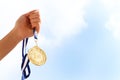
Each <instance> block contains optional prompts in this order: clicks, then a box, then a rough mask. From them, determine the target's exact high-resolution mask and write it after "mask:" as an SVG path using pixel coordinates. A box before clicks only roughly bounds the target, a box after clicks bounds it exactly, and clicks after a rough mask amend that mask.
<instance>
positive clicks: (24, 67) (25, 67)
mask: <svg viewBox="0 0 120 80" xmlns="http://www.w3.org/2000/svg"><path fill="white" fill-rule="evenodd" d="M33 34H34V39H35V40H37V39H38V38H37V33H36V31H35V29H34V30H33ZM27 43H28V38H25V39H23V43H22V64H21V71H22V78H21V80H25V79H27V78H28V77H29V76H30V73H31V70H30V66H29V62H30V61H29V59H28V57H27V53H26V46H27Z"/></svg>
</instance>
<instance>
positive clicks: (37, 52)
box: [28, 45, 47, 66]
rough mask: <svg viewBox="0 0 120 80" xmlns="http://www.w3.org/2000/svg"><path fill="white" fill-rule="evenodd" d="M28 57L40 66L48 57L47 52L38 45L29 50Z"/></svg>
mask: <svg viewBox="0 0 120 80" xmlns="http://www.w3.org/2000/svg"><path fill="white" fill-rule="evenodd" d="M28 59H29V60H30V62H31V63H33V64H35V65H37V66H40V65H43V64H45V62H46V59H47V57H46V54H45V52H44V51H43V50H42V49H40V48H39V47H38V46H37V45H36V46H34V47H33V48H31V49H30V50H28Z"/></svg>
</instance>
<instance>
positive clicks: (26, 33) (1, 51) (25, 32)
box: [0, 10, 41, 60]
mask: <svg viewBox="0 0 120 80" xmlns="http://www.w3.org/2000/svg"><path fill="white" fill-rule="evenodd" d="M40 22H41V21H40V14H39V11H38V10H33V11H30V12H28V13H26V14H23V15H22V16H20V17H19V18H18V20H17V21H16V23H15V26H14V28H13V29H12V30H11V31H10V32H9V33H8V34H7V35H6V36H5V37H4V38H3V39H1V40H0V60H2V59H3V58H4V57H5V56H6V55H7V54H8V53H9V52H10V51H11V50H12V49H13V48H14V47H15V46H16V45H17V44H18V43H19V42H20V41H21V40H23V39H24V38H26V37H32V36H33V29H34V28H35V29H36V31H37V32H38V33H39V29H40Z"/></svg>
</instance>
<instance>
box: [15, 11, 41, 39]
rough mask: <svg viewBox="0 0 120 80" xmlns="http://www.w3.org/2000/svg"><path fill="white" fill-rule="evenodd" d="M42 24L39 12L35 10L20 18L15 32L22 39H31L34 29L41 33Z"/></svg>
mask: <svg viewBox="0 0 120 80" xmlns="http://www.w3.org/2000/svg"><path fill="white" fill-rule="evenodd" d="M40 22H41V21H40V15H39V11H38V10H33V11H30V12H28V13H26V14H24V15H22V16H20V18H19V19H18V20H17V21H16V24H15V28H14V30H15V31H16V33H17V34H18V35H19V36H20V37H21V39H24V38H26V37H31V36H33V29H34V28H35V29H36V31H37V32H39V29H40Z"/></svg>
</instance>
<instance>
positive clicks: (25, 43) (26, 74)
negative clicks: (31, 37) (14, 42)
mask: <svg viewBox="0 0 120 80" xmlns="http://www.w3.org/2000/svg"><path fill="white" fill-rule="evenodd" d="M27 43H28V38H25V39H24V40H23V45H22V64H21V70H22V78H21V79H22V80H25V79H26V78H28V77H29V76H30V73H31V71H30V66H29V60H28V59H27V54H26V52H25V51H26V50H25V49H26V46H27ZM26 59H27V62H25V61H26ZM24 66H25V67H24ZM23 68H24V69H23ZM27 71H28V72H27Z"/></svg>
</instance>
